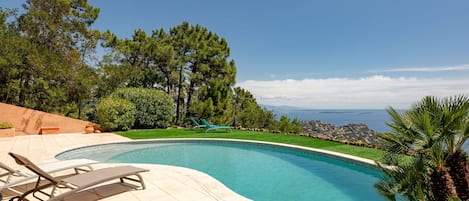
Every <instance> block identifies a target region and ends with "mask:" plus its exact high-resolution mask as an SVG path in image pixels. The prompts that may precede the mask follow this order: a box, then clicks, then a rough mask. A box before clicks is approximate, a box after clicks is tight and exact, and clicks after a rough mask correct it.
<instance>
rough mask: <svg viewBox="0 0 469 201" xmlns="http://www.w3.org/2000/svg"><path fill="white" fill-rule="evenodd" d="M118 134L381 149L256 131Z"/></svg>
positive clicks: (353, 151)
mask: <svg viewBox="0 0 469 201" xmlns="http://www.w3.org/2000/svg"><path fill="white" fill-rule="evenodd" d="M118 134H119V135H122V136H124V137H128V138H130V139H159V138H224V139H242V140H257V141H267V142H277V143H285V144H292V145H299V146H304V147H311V148H318V149H324V150H329V151H335V152H339V153H344V154H349V155H353V156H358V157H362V158H367V159H371V160H380V159H381V156H382V155H383V151H381V150H379V149H371V148H365V147H358V146H352V145H346V144H342V143H338V142H331V141H327V140H320V139H316V138H312V137H305V136H298V135H285V134H273V133H265V132H256V131H240V130H233V131H232V132H208V133H204V132H200V131H197V130H191V129H149V130H131V131H126V132H118Z"/></svg>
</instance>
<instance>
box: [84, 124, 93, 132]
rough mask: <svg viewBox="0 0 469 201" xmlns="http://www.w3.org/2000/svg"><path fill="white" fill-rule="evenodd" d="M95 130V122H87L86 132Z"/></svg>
mask: <svg viewBox="0 0 469 201" xmlns="http://www.w3.org/2000/svg"><path fill="white" fill-rule="evenodd" d="M93 132H94V125H93V124H87V125H86V126H85V133H93Z"/></svg>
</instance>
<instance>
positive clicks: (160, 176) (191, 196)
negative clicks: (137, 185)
mask: <svg viewBox="0 0 469 201" xmlns="http://www.w3.org/2000/svg"><path fill="white" fill-rule="evenodd" d="M125 141H130V140H129V139H127V138H124V137H122V136H119V135H115V134H111V133H101V134H58V135H25V136H16V137H6V138H0V161H2V162H3V163H5V164H7V165H10V166H11V167H14V168H19V166H18V165H16V164H15V162H14V160H13V159H12V158H11V157H10V156H8V152H14V153H18V154H21V155H24V156H26V157H28V158H29V159H30V160H32V161H33V162H37V163H42V162H48V161H54V160H56V159H55V158H54V156H55V155H56V154H58V153H60V152H62V151H65V150H68V149H72V148H76V147H81V146H87V145H95V144H102V143H111V142H125ZM117 165H120V164H96V165H93V167H94V168H95V169H99V168H103V167H110V166H117ZM134 165H135V166H138V167H142V168H146V169H149V170H150V171H149V172H145V173H142V176H143V178H144V181H145V185H146V187H147V188H146V189H145V190H130V191H129V190H128V189H125V188H123V187H122V185H114V186H113V185H110V186H102V188H96V189H93V190H89V191H86V192H83V193H80V194H78V195H77V196H76V197H75V198H72V199H70V200H82V201H91V200H109V201H118V200H126V201H132V200H136V201H148V200H168V201H172V200H184V201H186V200H201V201H204V200H207V201H209V200H230V201H231V200H234V201H236V200H249V199H247V198H244V197H243V196H241V195H239V194H237V193H235V192H233V191H232V190H230V189H229V188H228V187H226V186H224V185H223V184H222V183H220V182H219V181H217V180H216V179H214V178H212V177H210V176H209V175H207V174H205V173H202V172H199V171H195V170H191V169H187V168H180V167H174V166H167V165H150V164H134ZM120 192H124V193H120ZM117 193H118V194H117ZM113 194H117V195H113ZM3 200H7V198H4V199H3ZM30 200H35V199H30Z"/></svg>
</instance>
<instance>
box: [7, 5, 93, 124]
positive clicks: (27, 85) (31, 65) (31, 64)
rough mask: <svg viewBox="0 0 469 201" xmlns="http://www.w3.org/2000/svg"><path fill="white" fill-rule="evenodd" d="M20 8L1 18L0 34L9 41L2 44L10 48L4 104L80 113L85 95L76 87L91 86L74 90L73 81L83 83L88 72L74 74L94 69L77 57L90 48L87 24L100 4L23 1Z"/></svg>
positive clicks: (91, 71) (90, 32)
mask: <svg viewBox="0 0 469 201" xmlns="http://www.w3.org/2000/svg"><path fill="white" fill-rule="evenodd" d="M23 8H24V9H25V12H24V13H23V14H21V15H20V16H16V15H13V16H14V19H13V21H12V22H11V23H9V24H8V26H5V21H3V28H5V29H3V33H2V34H3V36H5V38H4V39H6V40H9V41H10V42H5V43H2V45H1V46H2V47H1V48H2V49H3V50H5V52H7V53H9V55H8V56H7V57H9V59H7V60H6V63H4V65H5V66H9V67H8V68H7V69H6V70H5V72H4V73H5V75H6V79H5V80H3V82H5V88H3V89H2V90H0V92H1V93H2V94H1V95H0V96H1V97H2V98H3V99H4V100H5V101H6V102H7V103H12V104H16V105H21V106H26V107H30V108H34V109H39V110H44V111H48V112H57V113H61V114H66V113H70V110H75V111H78V112H77V115H78V116H81V110H80V109H81V107H82V103H84V102H85V99H88V98H90V97H89V96H86V95H83V96H76V92H77V90H78V91H85V90H86V88H87V87H90V85H86V84H85V85H82V88H81V89H78V87H80V85H76V83H87V79H92V78H93V76H92V75H91V76H84V77H82V76H75V75H76V74H75V72H83V71H88V73H90V74H94V72H93V70H92V68H90V67H89V66H88V65H86V63H85V62H84V61H85V60H84V59H83V58H82V56H85V55H87V54H88V53H89V52H90V51H89V50H90V49H92V48H93V42H92V41H90V40H89V38H90V37H91V36H92V35H95V34H96V32H92V31H91V30H90V29H89V27H90V26H91V24H92V23H93V22H94V20H96V18H97V16H98V13H99V9H97V8H94V7H92V6H90V5H89V4H88V3H87V1H86V0H70V1H62V0H51V1H46V0H28V1H26V2H25V3H24V4H23ZM85 49H86V50H85ZM0 65H2V64H0ZM12 69H14V70H12ZM71 75H72V77H73V79H72V80H73V81H72V82H70V80H71V79H70V76H71ZM5 91H7V92H5ZM71 94H74V95H75V96H74V97H70V96H69V95H71ZM70 102H72V104H68V103H70ZM71 113H75V112H71Z"/></svg>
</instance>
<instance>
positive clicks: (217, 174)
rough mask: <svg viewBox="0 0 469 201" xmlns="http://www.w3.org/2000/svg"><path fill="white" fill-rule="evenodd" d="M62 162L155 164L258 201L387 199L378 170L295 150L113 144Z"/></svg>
mask: <svg viewBox="0 0 469 201" xmlns="http://www.w3.org/2000/svg"><path fill="white" fill-rule="evenodd" d="M58 158H59V159H72V158H88V159H94V160H100V161H106V162H131V163H154V164H167V165H174V166H181V167H187V168H191V169H195V170H199V171H202V172H205V173H207V174H209V175H211V176H212V177H214V178H216V179H217V180H219V181H221V182H222V183H223V184H225V185H226V186H228V187H229V188H230V189H232V190H234V191H235V192H237V193H239V194H241V195H243V196H245V197H247V198H250V199H253V200H260V201H275V200H282V201H283V200H296V201H301V200H334V201H349V200H350V201H351V200H360V201H362V200H373V201H379V200H384V199H383V198H382V197H381V196H380V195H379V194H378V193H377V191H376V190H375V189H374V188H373V184H374V183H375V182H376V181H378V179H379V177H380V173H379V172H378V171H377V170H374V169H371V168H367V167H365V166H362V165H357V164H354V163H352V162H346V161H344V160H338V159H333V158H330V157H325V156H321V155H318V154H312V153H310V152H305V151H300V150H296V149H291V148H281V147H278V146H270V145H262V144H257V143H240V142H228V141H223V142H221V141H184V142H174V141H173V142H155V141H151V142H139V143H126V144H110V145H100V146H93V147H86V148H82V149H77V150H72V151H68V152H65V153H62V154H60V155H59V156H58Z"/></svg>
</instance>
